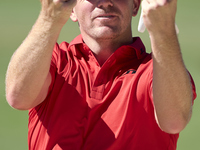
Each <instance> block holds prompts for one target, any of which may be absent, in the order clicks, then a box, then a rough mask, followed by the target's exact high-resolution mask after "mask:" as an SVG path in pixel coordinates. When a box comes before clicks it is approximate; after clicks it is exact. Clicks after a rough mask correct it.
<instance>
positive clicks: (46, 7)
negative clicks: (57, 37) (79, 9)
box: [40, 0, 77, 25]
mask: <svg viewBox="0 0 200 150" xmlns="http://www.w3.org/2000/svg"><path fill="white" fill-rule="evenodd" d="M76 1H77V0H40V2H41V5H42V8H41V13H40V15H41V16H42V17H43V18H44V19H46V20H48V21H52V22H57V23H61V24H62V25H64V24H65V23H66V22H67V20H68V19H69V17H70V15H71V12H72V9H73V8H74V6H75V5H76Z"/></svg>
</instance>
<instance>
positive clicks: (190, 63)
mask: <svg viewBox="0 0 200 150" xmlns="http://www.w3.org/2000/svg"><path fill="white" fill-rule="evenodd" d="M39 11H40V2H39V0H18V1H8V0H4V1H2V0H1V1H0V149H1V150H26V149H28V146H27V129H28V128H27V126H28V112H27V111H18V110H15V109H13V108H11V107H10V106H9V105H8V104H7V102H6V99H5V74H6V68H7V66H8V63H9V60H10V57H11V56H12V54H13V52H14V51H15V50H16V49H17V47H18V46H19V45H20V44H21V42H22V41H23V40H24V38H25V37H26V36H27V34H28V32H29V31H30V29H31V28H32V25H33V24H34V22H35V20H36V19H37V16H38V14H39ZM199 14H200V1H199V0H192V1H188V0H178V11H177V18H176V23H177V25H178V27H179V30H180V33H179V40H180V44H181V48H182V53H183V58H184V61H185V64H186V66H187V68H188V70H189V71H190V73H191V74H192V76H193V78H194V81H195V83H196V90H197V94H200V93H199V89H200V80H199V79H200V77H199V74H200V46H199V41H200V29H199V28H200V17H199ZM138 20H139V15H138V16H137V17H135V18H134V19H133V35H134V36H140V37H141V38H142V40H143V42H144V43H145V45H146V48H147V49H148V51H149V52H150V43H149V36H148V33H147V31H145V33H143V34H141V33H138V31H137V25H138ZM78 34H79V29H78V25H77V23H73V22H72V21H69V22H68V23H67V24H66V26H65V27H64V28H63V30H62V33H61V34H60V37H59V39H58V43H60V42H62V41H64V40H65V41H68V42H70V41H71V40H72V39H73V38H74V37H75V36H77V35H78ZM22 63H23V62H22ZM177 149H178V150H199V149H200V98H199V97H197V99H196V100H195V103H194V109H193V116H192V119H191V121H190V123H189V124H188V126H187V127H186V128H185V130H184V131H182V132H181V134H180V138H179V141H178V148H177Z"/></svg>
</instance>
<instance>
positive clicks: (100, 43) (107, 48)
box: [83, 36, 132, 65]
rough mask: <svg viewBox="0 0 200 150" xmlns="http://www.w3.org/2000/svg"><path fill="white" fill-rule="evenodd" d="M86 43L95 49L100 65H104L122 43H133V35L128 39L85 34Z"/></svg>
mask: <svg viewBox="0 0 200 150" xmlns="http://www.w3.org/2000/svg"><path fill="white" fill-rule="evenodd" d="M83 39H84V42H85V43H86V45H87V46H88V47H89V48H90V49H91V50H92V51H93V53H94V55H95V56H96V58H97V60H98V62H99V64H100V65H102V64H103V63H104V62H105V61H106V60H107V59H108V58H109V57H110V56H111V55H112V53H113V52H115V51H116V50H117V49H118V48H119V47H121V46H122V45H127V44H131V43H132V36H130V37H129V38H127V39H125V38H124V39H123V40H118V39H93V38H90V37H85V36H83Z"/></svg>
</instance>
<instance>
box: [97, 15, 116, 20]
mask: <svg viewBox="0 0 200 150" xmlns="http://www.w3.org/2000/svg"><path fill="white" fill-rule="evenodd" d="M116 17H117V16H116V15H114V14H100V15H97V16H96V17H95V19H114V18H116Z"/></svg>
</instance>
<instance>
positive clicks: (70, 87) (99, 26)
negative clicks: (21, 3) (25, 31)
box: [6, 0, 196, 150]
mask: <svg viewBox="0 0 200 150" xmlns="http://www.w3.org/2000/svg"><path fill="white" fill-rule="evenodd" d="M41 4H42V10H41V12H40V15H39V17H38V19H37V21H36V23H35V25H34V26H33V28H32V30H31V32H30V33H29V35H28V36H27V38H26V39H25V41H24V42H23V43H22V45H21V46H20V47H19V48H18V49H17V51H16V52H15V54H14V55H13V57H12V59H11V61H10V64H9V67H8V71H7V78H6V96H7V100H8V102H9V104H10V105H11V106H12V107H14V108H16V109H22V110H24V109H25V110H29V132H28V142H29V149H31V150H33V149H47V150H51V149H54V150H59V149H64V150H66V149H72V150H75V149H77V150H79V149H84V150H90V149H92V150H93V149H95V150H98V149H99V150H103V149H109V150H116V149H120V150H121V149H123V150H124V149H126V150H130V149H134V150H146V149H152V150H161V149H162V150H163V149H168V150H174V149H176V143H177V139H178V136H179V134H178V133H179V132H180V131H182V130H183V129H184V128H185V126H186V125H187V123H188V122H189V120H190V118H191V114H192V104H193V100H194V99H195V97H196V93H195V87H194V83H193V80H192V78H191V77H190V75H189V73H188V71H187V69H186V68H185V65H184V63H183V60H182V56H181V50H180V46H179V43H178V38H177V35H176V31H175V26H174V24H175V14H176V6H177V0H171V1H167V0H144V1H143V3H142V7H143V19H144V23H145V26H146V28H147V30H148V32H149V34H150V37H151V46H152V54H148V53H146V50H145V47H144V45H143V43H142V41H141V40H140V38H138V37H134V38H132V32H131V19H132V16H135V15H136V14H137V12H138V9H139V6H140V0H117V1H114V0H91V1H88V0H77V2H76V1H75V0H67V1H65V0H54V1H50V0H41ZM69 18H71V19H72V20H73V21H78V22H79V27H80V31H81V35H79V36H77V37H76V38H75V39H74V40H73V41H72V42H71V43H67V42H63V43H62V44H61V45H58V44H56V41H57V38H58V36H59V33H60V31H61V29H62V27H63V25H64V24H65V23H66V22H67V20H68V19H69Z"/></svg>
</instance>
